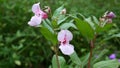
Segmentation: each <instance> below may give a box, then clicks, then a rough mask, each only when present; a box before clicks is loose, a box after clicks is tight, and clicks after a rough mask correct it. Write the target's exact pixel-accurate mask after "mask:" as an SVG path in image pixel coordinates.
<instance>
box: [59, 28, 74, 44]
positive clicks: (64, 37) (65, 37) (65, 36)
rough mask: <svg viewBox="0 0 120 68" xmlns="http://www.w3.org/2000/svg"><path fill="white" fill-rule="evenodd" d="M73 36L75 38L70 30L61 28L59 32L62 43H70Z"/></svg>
mask: <svg viewBox="0 0 120 68" xmlns="http://www.w3.org/2000/svg"><path fill="white" fill-rule="evenodd" d="M72 38H73V35H72V33H71V32H70V31H68V30H61V31H60V32H59V33H58V40H59V41H60V43H61V44H66V43H69V41H71V40H72Z"/></svg>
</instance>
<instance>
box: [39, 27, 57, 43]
mask: <svg viewBox="0 0 120 68" xmlns="http://www.w3.org/2000/svg"><path fill="white" fill-rule="evenodd" d="M40 32H41V33H42V35H43V36H44V37H45V38H46V39H47V40H50V41H51V42H52V43H53V44H54V45H55V44H56V43H57V37H56V35H55V34H54V33H52V32H50V31H49V30H48V29H47V28H45V27H41V28H40Z"/></svg>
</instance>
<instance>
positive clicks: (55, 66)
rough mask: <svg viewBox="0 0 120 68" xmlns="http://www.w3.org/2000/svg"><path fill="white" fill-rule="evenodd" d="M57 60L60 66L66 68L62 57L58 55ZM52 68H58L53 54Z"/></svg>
mask: <svg viewBox="0 0 120 68" xmlns="http://www.w3.org/2000/svg"><path fill="white" fill-rule="evenodd" d="M58 60H59V64H60V68H66V61H65V59H64V57H62V56H58ZM52 68H58V64H57V59H56V55H54V56H53V58H52Z"/></svg>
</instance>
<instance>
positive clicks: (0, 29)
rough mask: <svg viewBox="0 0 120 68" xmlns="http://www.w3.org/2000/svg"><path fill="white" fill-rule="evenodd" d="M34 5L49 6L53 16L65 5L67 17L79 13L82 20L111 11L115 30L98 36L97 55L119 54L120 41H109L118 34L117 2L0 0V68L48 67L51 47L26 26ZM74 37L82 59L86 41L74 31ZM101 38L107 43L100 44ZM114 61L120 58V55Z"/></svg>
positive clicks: (98, 0) (119, 15)
mask: <svg viewBox="0 0 120 68" xmlns="http://www.w3.org/2000/svg"><path fill="white" fill-rule="evenodd" d="M37 2H40V4H41V7H44V6H50V7H51V10H52V12H53V11H54V10H55V9H56V8H58V7H60V6H61V5H63V4H64V5H65V7H66V9H67V13H70V14H75V13H79V12H80V13H82V14H83V15H84V16H85V17H89V16H96V17H97V18H99V17H100V16H102V14H103V13H104V12H105V11H107V10H109V11H113V12H114V13H115V14H116V16H117V17H116V18H115V19H114V20H113V22H114V23H115V26H114V27H113V28H116V29H113V30H111V31H109V32H108V33H106V34H105V35H104V36H100V37H101V38H99V39H98V40H97V41H101V42H102V43H100V44H101V46H103V45H104V46H103V47H102V48H101V46H100V47H97V48H98V50H97V51H96V53H97V52H98V53H99V52H100V51H101V50H102V49H104V48H108V50H109V52H108V53H107V54H106V56H108V55H109V54H110V53H113V52H116V51H117V53H118V54H120V52H119V49H120V48H119V45H120V38H110V37H111V35H113V34H117V33H119V32H120V26H119V25H120V22H119V21H120V8H119V6H120V1H119V0H86V1H85V0H0V68H16V67H20V68H21V67H22V68H38V67H41V68H46V67H48V66H49V65H50V64H51V58H52V56H53V51H52V50H51V46H52V45H50V42H49V41H47V40H46V39H45V38H44V37H43V36H42V35H41V33H40V31H39V29H38V28H33V27H30V26H28V24H27V22H28V21H29V20H30V18H31V16H32V15H33V13H32V11H31V6H32V5H33V4H34V3H37ZM117 25H118V26H117ZM71 30H72V29H71ZM73 33H74V40H73V41H72V43H73V44H74V45H75V49H76V51H77V52H78V54H79V56H81V57H82V56H83V55H85V54H86V52H88V51H89V46H87V45H88V43H86V42H87V40H85V39H84V38H82V36H81V35H79V33H78V32H76V31H73ZM101 35H102V34H101ZM104 38H105V39H108V38H110V39H108V40H109V41H102V40H103V39H104ZM61 55H62V54H61ZM64 57H66V59H67V58H68V57H67V56H64ZM117 57H118V58H120V55H118V56H117ZM103 59H105V58H103Z"/></svg>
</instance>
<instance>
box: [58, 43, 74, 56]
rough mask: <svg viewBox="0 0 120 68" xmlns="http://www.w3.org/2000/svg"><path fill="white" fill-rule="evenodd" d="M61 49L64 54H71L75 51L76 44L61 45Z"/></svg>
mask: <svg viewBox="0 0 120 68" xmlns="http://www.w3.org/2000/svg"><path fill="white" fill-rule="evenodd" d="M59 49H60V50H61V52H62V53H63V54H64V55H71V54H73V53H74V46H73V45H71V44H65V45H60V46H59Z"/></svg>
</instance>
